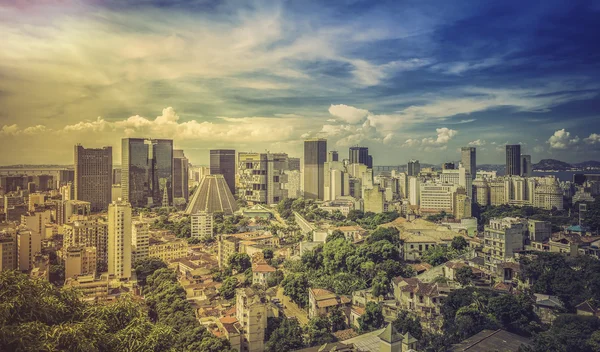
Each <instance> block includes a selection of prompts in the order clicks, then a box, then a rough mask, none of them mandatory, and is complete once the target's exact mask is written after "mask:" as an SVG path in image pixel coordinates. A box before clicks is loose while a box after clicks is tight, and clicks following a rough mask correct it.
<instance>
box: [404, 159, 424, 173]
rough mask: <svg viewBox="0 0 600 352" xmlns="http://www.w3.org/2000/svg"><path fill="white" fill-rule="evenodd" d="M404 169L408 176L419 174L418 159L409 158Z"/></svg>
mask: <svg viewBox="0 0 600 352" xmlns="http://www.w3.org/2000/svg"><path fill="white" fill-rule="evenodd" d="M406 169H407V170H406V171H407V174H408V176H419V173H420V172H421V165H420V164H419V160H410V161H409V162H408V165H407V167H406Z"/></svg>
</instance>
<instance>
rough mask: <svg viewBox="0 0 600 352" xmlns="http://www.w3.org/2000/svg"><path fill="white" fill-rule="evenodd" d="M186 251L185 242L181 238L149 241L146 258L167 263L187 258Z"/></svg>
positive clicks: (186, 244) (187, 248) (187, 246)
mask: <svg viewBox="0 0 600 352" xmlns="http://www.w3.org/2000/svg"><path fill="white" fill-rule="evenodd" d="M188 250H189V245H188V243H187V241H186V240H184V239H181V238H169V239H162V240H154V239H150V244H149V246H148V257H154V258H160V259H162V260H163V261H165V262H167V263H168V262H170V261H171V260H175V259H181V258H185V257H187V256H188Z"/></svg>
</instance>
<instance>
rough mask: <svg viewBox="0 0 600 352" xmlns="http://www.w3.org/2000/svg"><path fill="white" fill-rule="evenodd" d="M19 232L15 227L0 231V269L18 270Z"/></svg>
mask: <svg viewBox="0 0 600 352" xmlns="http://www.w3.org/2000/svg"><path fill="white" fill-rule="evenodd" d="M16 236H17V233H16V231H15V230H14V229H10V230H9V231H3V232H0V271H3V270H16V269H17V268H18V267H17V257H18V256H17V237H16Z"/></svg>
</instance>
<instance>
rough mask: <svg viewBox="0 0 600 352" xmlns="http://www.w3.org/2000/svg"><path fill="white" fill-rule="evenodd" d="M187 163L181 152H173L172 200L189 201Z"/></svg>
mask: <svg viewBox="0 0 600 352" xmlns="http://www.w3.org/2000/svg"><path fill="white" fill-rule="evenodd" d="M188 174H189V161H188V159H187V158H186V157H185V154H184V152H183V150H177V149H176V150H173V198H183V199H185V201H186V203H187V201H188V199H189V191H188V179H189V175H188Z"/></svg>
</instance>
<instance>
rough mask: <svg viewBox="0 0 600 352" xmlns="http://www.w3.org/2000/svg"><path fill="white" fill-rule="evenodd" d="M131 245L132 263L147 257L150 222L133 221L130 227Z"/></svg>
mask: <svg viewBox="0 0 600 352" xmlns="http://www.w3.org/2000/svg"><path fill="white" fill-rule="evenodd" d="M131 246H132V251H133V257H132V258H131V261H132V263H135V262H136V261H137V260H140V259H146V258H148V250H149V246H150V224H148V223H145V222H141V221H135V222H133V224H132V228H131Z"/></svg>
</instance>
